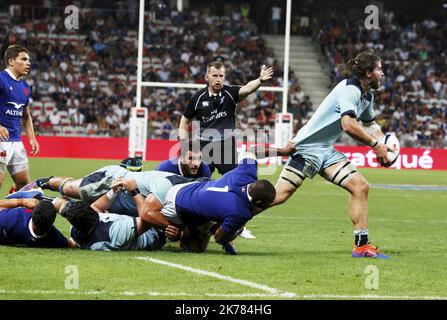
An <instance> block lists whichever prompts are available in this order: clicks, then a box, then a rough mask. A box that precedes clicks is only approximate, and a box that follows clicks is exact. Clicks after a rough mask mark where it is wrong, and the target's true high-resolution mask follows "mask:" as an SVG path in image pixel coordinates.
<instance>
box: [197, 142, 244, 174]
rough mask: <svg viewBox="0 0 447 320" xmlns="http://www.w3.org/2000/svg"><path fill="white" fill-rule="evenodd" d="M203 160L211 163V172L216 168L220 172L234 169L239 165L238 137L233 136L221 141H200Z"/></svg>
mask: <svg viewBox="0 0 447 320" xmlns="http://www.w3.org/2000/svg"><path fill="white" fill-rule="evenodd" d="M200 150H201V151H202V160H203V162H205V163H206V164H208V165H209V167H210V170H211V172H214V169H217V171H218V172H219V173H220V174H224V173H226V172H228V171H230V170H233V169H234V168H236V166H237V148H236V138H235V137H232V138H230V139H227V140H221V141H203V140H201V141H200Z"/></svg>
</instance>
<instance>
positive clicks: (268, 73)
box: [259, 64, 273, 82]
mask: <svg viewBox="0 0 447 320" xmlns="http://www.w3.org/2000/svg"><path fill="white" fill-rule="evenodd" d="M272 77H273V68H272V67H269V68H267V67H266V66H265V64H263V65H262V67H261V73H260V74H259V79H260V80H261V81H262V82H264V81H267V80H270V79H271V78H272Z"/></svg>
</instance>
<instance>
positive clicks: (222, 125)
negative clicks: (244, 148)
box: [183, 85, 241, 141]
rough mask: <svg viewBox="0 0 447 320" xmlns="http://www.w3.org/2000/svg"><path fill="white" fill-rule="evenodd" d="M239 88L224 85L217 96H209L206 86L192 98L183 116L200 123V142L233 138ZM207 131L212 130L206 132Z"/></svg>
mask: <svg viewBox="0 0 447 320" xmlns="http://www.w3.org/2000/svg"><path fill="white" fill-rule="evenodd" d="M240 88H241V87H240V86H225V85H224V87H223V88H222V90H221V91H220V92H219V94H218V95H216V96H213V95H211V96H210V93H209V91H208V86H206V87H205V88H203V89H201V90H199V91H198V92H196V93H195V94H194V95H193V96H192V98H191V99H190V100H189V102H188V105H187V106H186V108H185V111H184V112H183V115H184V116H185V117H186V118H188V119H189V120H198V121H199V122H200V132H199V134H200V136H199V137H198V138H199V139H200V140H206V141H211V140H212V141H216V140H225V139H228V138H231V137H232V136H233V134H234V129H235V128H236V117H235V114H236V104H237V103H238V102H239V89H240ZM207 129H214V130H209V131H206V130H207ZM225 129H227V130H226V131H225ZM216 131H217V132H218V133H217V132H216Z"/></svg>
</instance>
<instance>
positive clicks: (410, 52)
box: [312, 12, 447, 149]
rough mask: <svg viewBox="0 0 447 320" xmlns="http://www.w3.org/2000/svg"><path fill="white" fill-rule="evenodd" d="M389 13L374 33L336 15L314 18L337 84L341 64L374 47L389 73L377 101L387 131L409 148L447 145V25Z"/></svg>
mask: <svg viewBox="0 0 447 320" xmlns="http://www.w3.org/2000/svg"><path fill="white" fill-rule="evenodd" d="M384 17H385V18H384V21H383V22H382V23H383V25H382V26H381V28H380V29H379V30H373V31H368V30H366V29H365V28H364V27H363V24H362V23H361V22H359V21H354V20H348V19H344V18H342V17H339V16H337V17H335V15H332V16H331V17H330V18H329V19H327V20H325V21H318V20H317V19H315V20H314V21H313V23H314V27H313V28H312V30H314V33H313V39H314V41H315V42H317V43H318V44H320V47H321V53H322V55H323V56H325V57H326V58H327V60H328V62H329V64H330V65H331V69H332V82H333V84H335V83H336V82H338V81H340V80H341V79H342V73H341V69H340V67H339V66H340V64H341V63H343V62H344V61H343V60H344V57H353V56H355V55H356V54H357V53H358V52H359V51H362V50H364V49H366V48H373V49H374V50H376V51H377V52H378V53H379V55H380V56H381V57H382V59H383V71H384V73H385V81H384V83H383V85H382V88H381V90H380V91H379V92H378V93H377V94H376V95H375V101H374V103H375V106H376V113H377V119H378V122H379V123H380V125H381V126H382V127H383V128H384V131H385V132H386V131H388V132H395V133H396V134H397V136H398V138H399V140H400V143H401V145H402V146H403V147H429V148H441V149H442V148H445V147H446V146H447V136H446V133H447V125H446V117H447V73H446V58H447V41H446V39H445V36H443V35H445V34H446V31H447V24H446V22H445V20H444V21H435V20H434V19H426V20H422V21H419V22H416V23H414V22H413V23H411V24H405V23H404V22H402V21H399V19H398V18H397V17H395V15H394V13H393V12H386V13H385V14H384ZM347 139H348V137H347V136H345V137H344V140H342V142H343V141H344V142H347ZM349 143H353V141H352V140H349Z"/></svg>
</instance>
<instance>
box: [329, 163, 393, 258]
mask: <svg viewBox="0 0 447 320" xmlns="http://www.w3.org/2000/svg"><path fill="white" fill-rule="evenodd" d="M322 176H323V177H324V178H325V179H326V180H328V181H330V182H332V183H334V184H336V185H338V186H340V187H342V188H344V189H345V190H347V191H348V192H349V193H350V197H349V202H348V211H349V216H350V218H351V221H352V225H353V227H354V251H353V253H352V256H353V257H366V258H381V259H388V256H386V255H383V254H381V253H379V251H378V250H377V248H376V247H374V246H372V245H371V244H370V242H369V239H368V192H369V184H368V181H366V179H365V178H364V177H363V176H362V175H361V174H360V173H359V172H358V171H357V170H356V168H355V167H354V166H353V165H352V164H351V163H350V162H349V161H348V160H344V161H341V162H339V163H336V164H333V165H331V166H329V167H327V168H325V169H324V170H323V174H322Z"/></svg>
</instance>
